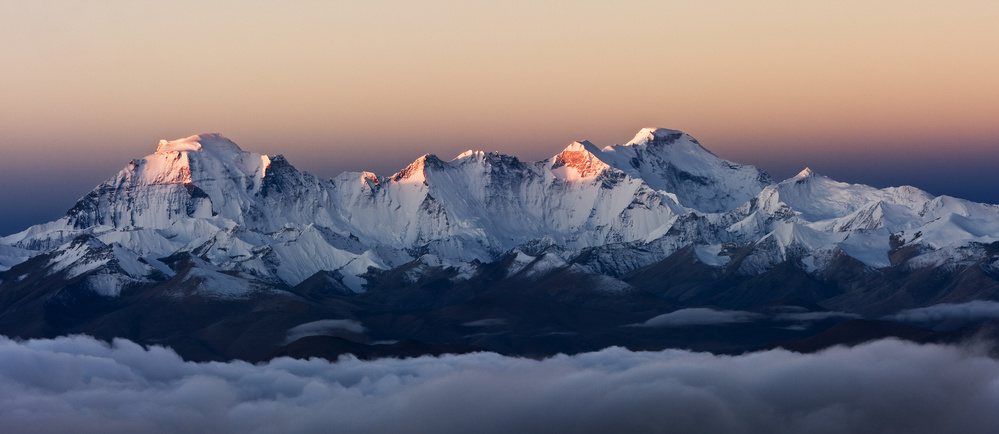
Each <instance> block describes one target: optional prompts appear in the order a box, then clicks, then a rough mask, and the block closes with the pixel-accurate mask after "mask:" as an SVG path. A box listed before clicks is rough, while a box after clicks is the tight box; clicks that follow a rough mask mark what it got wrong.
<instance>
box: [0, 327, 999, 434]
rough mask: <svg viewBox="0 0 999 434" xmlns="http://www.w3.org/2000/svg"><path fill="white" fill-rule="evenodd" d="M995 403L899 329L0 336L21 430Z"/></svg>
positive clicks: (597, 417)
mask: <svg viewBox="0 0 999 434" xmlns="http://www.w3.org/2000/svg"><path fill="white" fill-rule="evenodd" d="M996 408H999V362H997V361H996V360H993V359H989V358H987V357H983V356H979V355H976V354H975V353H973V352H970V351H968V350H962V349H959V348H954V347H942V346H929V345H922V346H921V345H915V344H909V343H903V342H899V341H893V340H886V341H879V342H876V343H872V344H867V345H863V346H859V347H855V348H849V349H847V348H834V349H831V350H828V351H824V352H821V353H818V354H812V355H802V354H797V353H791V352H787V351H783V350H774V351H766V352H759V353H752V354H746V355H742V356H715V355H711V354H704V353H692V352H688V351H679V350H668V351H662V352H631V351H628V350H625V349H621V348H609V349H606V350H603V351H599V352H595V353H587V354H580V355H576V356H557V357H554V358H550V359H546V360H541V361H537V360H530V359H518V358H510V357H504V356H500V355H496V354H492V353H478V354H466V355H461V356H444V357H440V358H434V357H421V358H416V359H408V360H395V359H391V360H376V361H358V360H356V359H353V358H344V359H341V360H340V361H338V362H336V363H331V362H327V361H324V360H318V359H313V360H292V359H277V360H274V361H272V362H271V363H269V364H263V365H251V364H248V363H244V362H230V363H192V362H184V361H182V360H181V359H180V358H179V357H178V356H177V355H176V354H174V353H173V352H172V351H171V350H169V349H164V348H158V347H153V348H149V349H144V348H142V347H140V346H139V345H136V344H134V343H132V342H129V341H125V340H115V341H114V343H113V344H112V345H107V344H104V343H102V342H99V341H95V340H93V339H91V338H88V337H79V336H77V337H69V338H59V339H54V340H33V341H27V342H16V341H12V340H9V339H6V338H0V426H3V427H5V430H9V431H10V432H28V431H30V432H68V431H72V432H108V431H117V432H152V433H155V432H190V431H199V432H206V431H207V432H240V433H252V432H315V431H335V432H550V431H561V432H611V431H614V432H662V431H675V432H690V433H700V432H704V433H707V432H732V433H782V432H788V433H790V432H815V433H838V432H854V433H864V432H878V433H891V432H898V433H903V432H904V433H922V432H964V433H985V432H990V431H992V430H993V429H994V427H995V426H999V414H997V413H996V412H995V409H996Z"/></svg>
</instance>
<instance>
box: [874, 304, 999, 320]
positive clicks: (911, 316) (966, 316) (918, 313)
mask: <svg viewBox="0 0 999 434" xmlns="http://www.w3.org/2000/svg"><path fill="white" fill-rule="evenodd" d="M885 318H886V319H889V320H893V321H903V322H915V323H933V322H941V321H946V320H964V321H982V320H990V319H999V303H997V302H994V301H982V300H976V301H971V302H968V303H961V304H946V303H945V304H937V305H933V306H929V307H921V308H918V309H909V310H903V311H901V312H899V313H896V314H894V315H890V316H887V317H885Z"/></svg>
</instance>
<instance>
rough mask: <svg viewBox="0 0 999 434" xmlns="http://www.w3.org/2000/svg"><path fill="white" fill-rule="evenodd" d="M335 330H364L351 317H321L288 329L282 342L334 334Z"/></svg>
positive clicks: (354, 331) (360, 331) (359, 331)
mask: <svg viewBox="0 0 999 434" xmlns="http://www.w3.org/2000/svg"><path fill="white" fill-rule="evenodd" d="M337 330H346V331H349V332H353V333H364V331H365V330H364V326H363V325H362V324H361V323H360V321H354V320H352V319H323V320H319V321H312V322H307V323H305V324H299V325H297V326H295V327H292V328H290V329H288V337H287V338H286V339H285V340H284V342H285V343H286V344H287V343H290V342H294V341H295V340H298V339H301V338H304V337H306V336H323V335H330V334H334V333H335V332H336V331H337Z"/></svg>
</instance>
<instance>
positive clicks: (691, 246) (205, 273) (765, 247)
mask: <svg viewBox="0 0 999 434" xmlns="http://www.w3.org/2000/svg"><path fill="white" fill-rule="evenodd" d="M997 251H999V207H997V206H995V205H986V204H978V203H973V202H969V201H965V200H961V199H956V198H952V197H947V196H941V197H934V196H932V195H930V194H928V193H926V192H924V191H921V190H919V189H916V188H913V187H896V188H885V189H876V188H873V187H869V186H865V185H855V184H846V183H842V182H837V181H834V180H831V179H829V178H827V177H824V176H821V175H819V174H816V173H814V172H812V171H811V170H809V169H805V170H804V171H802V172H801V173H800V174H798V175H797V176H795V177H793V178H790V179H787V180H784V181H781V182H774V181H773V180H772V179H771V178H770V177H769V175H767V174H766V173H764V172H763V171H761V170H759V169H756V168H754V167H752V166H744V165H739V164H735V163H732V162H728V161H725V160H723V159H721V158H719V157H717V156H716V155H714V154H712V153H711V152H710V151H708V150H707V149H705V148H704V147H702V146H701V145H700V144H699V143H698V142H697V141H696V140H695V139H693V138H692V137H690V136H689V135H687V134H684V133H682V132H679V131H675V130H667V129H652V128H648V129H643V130H641V131H640V132H639V133H638V134H637V135H636V136H635V138H634V139H632V140H631V141H629V142H627V143H625V144H621V145H613V146H607V147H604V148H602V149H601V148H598V147H597V146H595V145H593V144H591V143H589V142H586V141H581V142H574V143H572V144H570V145H569V146H567V147H566V148H564V149H563V150H562V151H560V152H558V153H557V154H556V155H554V156H552V157H551V158H548V159H545V160H542V161H536V162H525V161H520V160H519V159H517V158H516V157H513V156H508V155H502V154H498V153H494V152H483V151H474V150H469V151H467V152H464V153H462V154H461V155H458V156H457V157H455V158H454V159H452V160H450V161H444V160H442V159H440V158H438V157H437V156H434V155H430V154H428V155H424V156H422V157H420V158H418V159H417V160H416V161H414V162H413V163H412V164H410V165H409V166H407V167H405V168H404V169H402V170H400V171H399V172H398V173H396V174H394V175H392V176H383V177H380V176H376V175H374V174H372V173H368V172H360V173H356V172H348V173H343V174H341V175H339V176H337V177H335V178H332V179H321V178H318V177H316V176H314V175H312V174H309V173H306V172H301V171H299V170H297V169H295V168H294V167H293V166H292V165H291V164H290V163H289V162H288V161H287V160H286V159H285V158H284V157H282V156H280V155H277V156H273V157H270V156H267V155H262V154H256V153H251V152H246V151H243V150H242V149H240V148H239V147H238V146H237V145H236V144H235V143H233V142H232V141H230V140H228V139H226V138H225V137H222V136H221V135H218V134H203V135H197V136H191V137H188V138H185V139H179V140H174V141H165V140H164V141H161V142H160V143H159V145H158V146H157V148H156V151H155V152H154V153H152V154H150V155H148V156H146V157H144V158H141V159H137V160H133V161H132V162H130V163H129V164H128V165H127V166H126V167H125V168H124V169H122V170H121V171H120V172H119V173H118V174H117V175H116V176H114V177H112V178H111V179H109V180H107V181H105V182H104V183H102V184H101V185H99V186H97V188H95V189H94V190H93V191H92V192H90V193H89V194H87V195H86V196H84V197H83V198H81V199H80V200H79V201H78V202H77V203H76V204H75V205H74V206H73V207H72V208H71V209H70V210H69V211H68V212H67V214H66V216H64V217H63V218H61V219H59V220H56V221H53V222H49V223H45V224H40V225H37V226H33V227H31V228H29V229H27V230H25V231H23V232H20V233H17V234H13V235H10V236H7V237H4V238H0V271H3V274H2V276H0V279H2V282H0V298H2V297H6V298H7V299H8V300H15V301H12V303H15V304H16V303H27V302H26V301H16V300H28V299H32V300H34V298H31V297H28V298H25V297H26V296H15V295H13V294H15V289H13V288H27V287H28V286H30V285H28V283H29V282H34V283H31V285H35V286H38V285H42V286H44V287H46V288H51V291H50V293H61V294H75V295H72V297H82V296H83V295H81V294H85V295H86V297H96V298H94V300H97V301H100V300H110V299H114V298H121V297H125V296H126V295H127V294H139V293H143V291H150V289H149V288H161V289H158V290H157V293H158V294H161V295H163V296H167V295H170V294H172V295H170V296H171V297H175V298H176V297H186V296H192V295H196V296H198V297H202V298H206V299H217V300H230V302H233V303H235V300H244V301H245V300H251V299H257V298H259V297H264V296H284V297H293V296H294V294H299V296H302V295H301V293H300V291H306V292H307V293H308V294H311V295H309V297H325V296H326V295H323V294H332V293H336V294H354V293H365V292H369V291H373V290H378V289H381V290H387V288H388V289H391V288H401V287H407V285H422V284H424V283H426V282H428V281H431V280H433V281H435V282H440V283H439V284H440V285H445V286H446V287H448V288H453V287H454V285H458V286H461V285H466V286H469V287H476V288H478V287H480V286H481V285H483V284H485V283H481V282H492V283H489V285H492V284H494V283H495V282H507V283H508V284H510V285H521V286H524V285H526V286H524V287H528V286H531V285H535V286H536V285H540V284H541V283H539V282H548V283H546V284H545V285H546V286H545V287H546V288H561V287H562V286H561V285H562V284H561V283H559V284H555V283H553V282H555V281H554V280H552V279H555V278H556V277H557V278H558V279H559V282H567V281H572V282H575V284H574V285H575V286H574V287H573V289H572V290H569V289H565V290H558V291H555V290H554V289H552V290H546V291H548V292H549V293H550V294H560V295H558V296H557V297H564V296H568V294H570V293H572V294H575V293H576V292H579V293H580V294H586V293H593V294H596V293H600V294H604V296H607V294H624V293H630V292H635V291H638V292H641V293H643V294H645V293H647V294H653V295H655V297H658V299H660V300H665V301H666V302H668V303H672V304H673V305H694V304H698V303H700V304H704V305H714V306H732V307H745V306H744V305H750V304H752V303H766V302H772V301H775V300H778V299H790V298H800V299H806V300H807V301H809V302H815V303H821V304H822V305H823V306H825V307H828V308H832V307H835V308H837V309H843V310H847V311H852V312H868V313H870V312H878V313H880V312H887V311H891V310H892V309H896V310H897V309H899V308H913V307H920V306H923V305H927V304H929V303H934V302H941V301H969V300H973V299H983V298H985V299H989V298H999V283H997V280H996V278H995V277H994V276H996V275H999V265H996V264H997V258H999V256H997ZM684 264H686V265H684ZM921 270H934V271H932V273H931V274H933V275H934V276H936V277H934V278H935V279H937V281H934V282H936V283H934V285H935V286H933V287H932V288H930V289H927V288H923V287H922V286H920V287H919V288H920V289H918V290H916V289H911V288H910V287H909V286H906V285H903V284H901V283H900V282H908V280H907V279H918V278H919V277H918V276H922V275H923V274H925V273H927V272H929V271H925V272H924V271H921ZM435 279H436V280H435ZM393 282H394V283H393ZM462 282H465V283H462ZM470 282H480V283H475V284H473V283H470ZM517 282H520V283H517ZM525 282H527V283H525ZM956 282H964V283H962V284H961V285H963V286H961V288H963V289H962V291H957V292H955V291H954V288H955V287H956V286H955V285H958V283H956ZM969 282H971V283H969ZM476 285H479V286H476ZM793 285H798V286H793ZM917 286H918V285H917ZM531 287H534V286H531ZM144 288H145V289H144ZM761 288H763V289H761ZM809 288H810V289H809ZM892 288H894V289H892ZM912 288H915V286H913V287H912ZM969 288H972V289H969ZM23 290H26V289H23ZM66 291H69V292H66ZM296 291H299V292H296ZM324 291H325V292H324ZM469 291H471V290H469ZM552 291H555V292H552ZM566 291H567V292H566ZM580 291H582V292H580ZM5 292H6V295H4V294H5ZM375 292H378V291H375ZM32 294H35V295H33V296H32V297H35V298H37V299H38V300H49V299H50V298H51V297H53V296H51V295H45V294H42V293H36V292H32ZM267 294H270V295H267ZM400 294H401V293H400ZM452 295H453V294H452ZM454 296H456V297H457V295H454ZM553 296H555V295H553ZM61 297H64V298H65V297H70V295H65V296H61ZM370 297H376V298H377V297H383V296H381V295H378V296H376V295H372V296H370ZM384 297H388V298H386V300H389V299H393V297H396V296H395V295H385V296H384ZM399 297H403V296H402V295H399ZM405 297H411V296H409V295H407V296H405ZM405 297H404V298H405ZM440 297H442V298H440V300H445V299H447V297H450V296H444V295H440ZM572 297H582V296H581V295H578V294H577V295H573V296H572ZM418 298H419V299H420V300H422V301H420V303H423V304H425V305H432V304H434V303H443V301H440V300H437V301H434V300H435V296H434V295H432V294H430V295H428V294H424V295H421V296H419V297H418ZM406 299H407V300H410V301H408V302H415V301H413V300H415V299H411V298H406ZM88 300H89V299H88ZM97 301H95V303H96V302H97ZM42 302H43V301H38V303H42ZM408 302H407V303H408ZM33 303H34V302H33ZM44 303H51V301H44ZM101 303H103V302H101ZM428 303H429V304H428ZM0 316H2V315H0ZM0 322H2V321H0Z"/></svg>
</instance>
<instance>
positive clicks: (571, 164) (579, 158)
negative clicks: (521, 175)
mask: <svg viewBox="0 0 999 434" xmlns="http://www.w3.org/2000/svg"><path fill="white" fill-rule="evenodd" d="M594 150H596V148H595V147H594V146H593V144H592V143H590V142H587V141H582V142H572V143H571V144H570V145H569V146H566V148H565V149H564V150H562V152H561V153H559V154H558V155H556V156H555V157H554V158H553V159H552V168H551V170H552V174H553V175H555V177H556V178H558V179H562V180H570V181H571V180H576V179H583V178H590V177H593V176H596V175H597V174H599V173H600V172H603V171H604V170H606V169H607V168H608V167H610V166H608V165H607V163H604V162H603V161H601V160H600V159H599V158H598V157H597V156H596V155H594V153H593V152H592V151H594ZM597 152H600V151H597Z"/></svg>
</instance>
